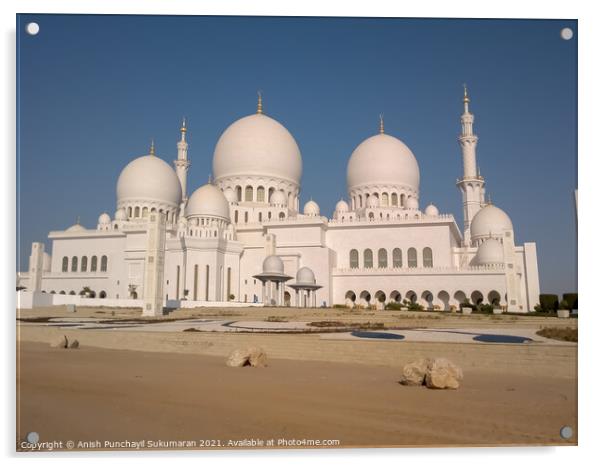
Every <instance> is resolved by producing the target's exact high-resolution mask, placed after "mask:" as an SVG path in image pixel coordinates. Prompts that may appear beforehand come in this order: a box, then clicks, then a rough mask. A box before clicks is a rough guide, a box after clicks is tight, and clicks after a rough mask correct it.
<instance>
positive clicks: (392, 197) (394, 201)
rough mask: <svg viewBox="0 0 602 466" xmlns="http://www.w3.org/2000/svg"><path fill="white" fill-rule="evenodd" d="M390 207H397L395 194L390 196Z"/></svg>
mask: <svg viewBox="0 0 602 466" xmlns="http://www.w3.org/2000/svg"><path fill="white" fill-rule="evenodd" d="M391 205H397V193H393V194H391Z"/></svg>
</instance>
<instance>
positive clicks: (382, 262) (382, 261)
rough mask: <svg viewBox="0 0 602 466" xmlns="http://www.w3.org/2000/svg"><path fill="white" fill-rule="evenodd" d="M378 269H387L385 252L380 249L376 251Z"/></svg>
mask: <svg viewBox="0 0 602 466" xmlns="http://www.w3.org/2000/svg"><path fill="white" fill-rule="evenodd" d="M378 268H379V269H386V268H387V250H386V249H383V248H380V249H379V250H378Z"/></svg>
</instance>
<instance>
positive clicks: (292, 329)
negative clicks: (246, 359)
mask: <svg viewBox="0 0 602 466" xmlns="http://www.w3.org/2000/svg"><path fill="white" fill-rule="evenodd" d="M20 325H24V326H48V327H57V328H73V329H78V330H80V329H81V330H107V331H119V332H121V331H125V332H183V331H198V332H218V333H231V332H235V333H307V332H308V331H311V332H314V333H316V334H318V335H319V336H320V338H321V339H324V340H356V341H375V340H376V341H389V342H392V343H394V342H397V343H399V342H403V341H407V342H429V343H492V344H495V343H506V344H536V343H543V342H545V343H548V344H559V345H574V343H569V342H562V341H557V340H551V339H547V338H544V337H541V336H539V335H537V334H536V329H533V328H520V327H517V328H507V327H506V328H503V329H499V328H422V329H403V330H388V329H383V330H358V331H339V332H337V331H336V329H334V328H330V329H328V330H330V331H328V330H325V329H320V328H316V327H311V326H310V325H309V323H308V322H268V321H252V320H249V321H245V320H240V321H232V320H223V319H183V320H176V321H171V322H156V323H145V322H141V321H136V320H131V321H128V320H123V321H119V320H115V321H114V322H110V323H107V322H106V319H98V318H86V317H84V318H82V317H61V318H53V319H50V321H49V322H43V323H36V322H20Z"/></svg>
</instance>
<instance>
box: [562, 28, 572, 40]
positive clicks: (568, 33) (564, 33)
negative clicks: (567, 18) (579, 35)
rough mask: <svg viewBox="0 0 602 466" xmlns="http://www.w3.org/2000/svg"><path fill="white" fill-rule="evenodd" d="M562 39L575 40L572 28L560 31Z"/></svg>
mask: <svg viewBox="0 0 602 466" xmlns="http://www.w3.org/2000/svg"><path fill="white" fill-rule="evenodd" d="M560 37H562V38H563V39H564V40H571V39H572V38H573V30H572V29H571V28H562V30H561V31H560Z"/></svg>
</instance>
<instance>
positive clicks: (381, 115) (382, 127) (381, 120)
mask: <svg viewBox="0 0 602 466" xmlns="http://www.w3.org/2000/svg"><path fill="white" fill-rule="evenodd" d="M379 117H380V129H379V131H378V132H379V133H380V134H385V118H384V116H383V114H382V113H381V114H380V115H379Z"/></svg>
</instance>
